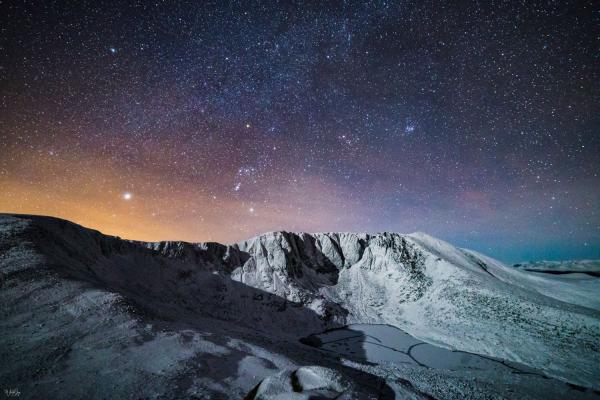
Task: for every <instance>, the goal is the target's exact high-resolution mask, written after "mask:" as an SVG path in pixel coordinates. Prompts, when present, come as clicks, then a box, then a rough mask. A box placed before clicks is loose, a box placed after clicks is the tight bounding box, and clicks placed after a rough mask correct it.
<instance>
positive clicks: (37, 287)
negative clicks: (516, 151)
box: [0, 215, 600, 397]
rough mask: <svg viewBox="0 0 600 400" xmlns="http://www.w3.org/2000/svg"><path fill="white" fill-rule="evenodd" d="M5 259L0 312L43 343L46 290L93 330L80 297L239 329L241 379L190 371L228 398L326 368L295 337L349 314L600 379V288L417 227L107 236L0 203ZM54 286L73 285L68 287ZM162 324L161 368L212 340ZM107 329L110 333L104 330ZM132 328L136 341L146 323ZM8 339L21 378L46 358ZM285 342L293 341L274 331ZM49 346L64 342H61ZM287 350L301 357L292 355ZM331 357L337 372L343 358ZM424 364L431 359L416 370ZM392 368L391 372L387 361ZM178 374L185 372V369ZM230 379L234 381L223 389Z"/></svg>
mask: <svg viewBox="0 0 600 400" xmlns="http://www.w3.org/2000/svg"><path fill="white" fill-rule="evenodd" d="M0 271H1V273H2V280H3V281H4V282H8V283H7V284H5V285H4V286H3V287H2V288H1V290H0V294H1V295H2V296H1V297H0V300H1V301H2V302H3V304H2V305H3V307H2V308H3V310H6V311H5V316H6V318H5V319H4V320H3V321H1V322H0V329H2V331H3V332H10V329H12V328H14V327H15V326H19V327H20V328H19V329H23V331H22V334H23V335H32V334H35V335H39V338H40V341H42V342H43V340H44V339H43V338H44V334H46V335H49V334H50V331H49V330H48V329H66V328H65V326H62V325H61V327H52V328H43V327H42V328H39V329H38V328H36V327H32V326H29V325H28V326H26V327H23V326H22V322H23V321H24V320H30V321H31V322H32V323H33V321H35V323H36V324H37V323H38V322H39V321H40V318H41V317H40V315H44V314H40V313H37V314H35V315H29V314H27V315H25V314H24V313H25V311H24V310H25V309H26V308H27V307H32V305H33V306H35V305H37V304H38V303H40V304H46V306H44V307H46V308H45V309H44V310H46V311H48V310H50V309H54V310H56V312H57V313H65V312H68V313H69V314H71V313H72V315H73V316H74V317H73V320H74V321H82V326H81V327H79V328H78V329H80V334H82V335H84V336H85V330H86V329H92V328H94V329H97V330H98V331H99V332H102V326H104V325H102V324H107V322H106V320H105V319H103V318H99V322H98V324H100V327H98V328H96V327H94V325H93V324H94V323H95V322H94V321H96V320H95V319H94V318H93V312H90V311H89V307H88V306H82V305H81V304H82V303H83V304H84V305H85V304H88V300H89V301H93V302H94V303H93V304H100V306H99V307H100V308H99V309H102V310H105V311H103V312H108V311H106V310H111V311H110V312H109V315H111V318H112V320H113V322H114V321H121V322H119V323H121V324H124V325H126V326H130V327H133V328H132V329H135V330H136V332H137V331H144V328H143V327H142V326H139V324H138V322H135V321H137V320H135V321H134V320H132V319H131V317H128V315H129V314H127V313H125V311H123V310H121V309H120V308H118V307H117V305H118V304H120V303H119V302H120V301H121V300H119V299H124V301H126V303H127V304H128V305H131V306H132V307H134V309H135V310H137V311H136V312H137V313H138V314H139V313H141V314H142V316H143V318H146V319H147V320H148V319H149V320H150V321H152V324H154V326H156V325H160V324H164V321H172V322H170V323H169V325H168V329H171V330H175V328H174V327H173V326H174V324H175V325H177V326H178V328H177V329H176V331H177V332H179V335H180V332H181V326H183V327H188V328H189V327H191V328H190V329H192V328H193V329H192V331H193V332H198V329H200V328H199V326H200V327H201V329H202V330H204V331H205V332H207V334H208V333H210V336H212V335H215V334H216V335H217V336H219V335H224V334H225V335H233V336H234V337H233V338H232V337H230V338H229V339H228V340H229V341H228V340H225V343H223V342H220V343H219V345H221V346H222V347H223V349H221V350H222V351H223V352H225V353H226V352H231V351H233V350H232V348H233V347H235V349H236V350H235V351H236V352H240V353H239V357H241V358H242V359H244V360H246V358H248V357H249V358H248V360H249V361H247V363H249V364H248V365H247V366H244V365H245V364H244V363H241V362H240V363H239V365H238V364H236V365H235V368H236V372H235V373H234V374H233V375H235V376H237V377H238V378H235V379H239V382H238V381H236V382H238V383H237V384H235V383H232V382H231V379H234V378H231V377H226V376H225V375H226V373H225V372H224V371H225V370H230V369H231V368H232V367H231V366H229V367H227V366H225V367H218V368H217V369H218V371H214V372H215V373H214V374H212V375H211V376H212V377H213V378H214V376H217V377H219V376H220V375H219V374H221V375H223V376H221V378H220V380H219V379H213V381H210V382H208V383H207V382H203V383H202V382H200V383H198V382H196V381H194V382H195V385H200V386H202V387H204V388H206V387H211V388H213V389H214V390H216V391H220V393H221V392H222V393H229V396H230V397H231V393H237V392H236V390H242V388H244V390H250V388H251V387H254V386H255V385H256V383H257V381H254V383H252V384H250V383H251V381H252V379H258V378H260V379H262V378H264V377H266V376H267V375H270V374H273V373H275V372H277V371H281V370H282V369H285V370H293V369H295V368H297V367H299V366H300V365H321V366H324V367H328V368H329V367H331V366H332V365H331V363H329V364H327V363H328V361H327V359H326V358H324V357H323V355H322V354H321V355H319V356H318V357H317V358H314V357H313V356H311V355H309V354H304V352H303V350H299V351H297V350H295V349H296V346H298V345H297V344H293V343H294V341H295V339H296V338H299V337H302V336H307V335H308V334H310V333H316V332H320V331H322V330H324V329H327V328H334V327H340V326H343V325H346V324H348V323H377V324H389V325H393V326H396V327H398V328H401V329H403V330H404V331H406V332H408V333H410V334H412V335H413V336H415V337H417V338H418V339H421V340H423V341H426V342H430V343H434V344H437V345H440V346H444V347H448V348H454V349H458V350H462V351H467V352H473V353H478V354H482V355H488V356H493V357H498V358H502V359H506V360H510V361H515V362H519V363H522V364H525V365H528V366H531V367H533V368H535V369H537V370H541V371H543V372H544V373H546V374H548V375H550V376H553V377H557V378H560V379H563V380H566V381H568V382H571V383H574V384H578V385H582V386H585V387H589V388H596V389H598V388H600V382H599V381H598V379H597V376H600V311H598V309H599V308H600V307H597V305H598V297H600V294H598V293H596V294H594V295H592V296H591V297H592V299H591V300H590V299H588V300H585V299H582V298H581V296H578V295H576V294H572V292H576V291H577V288H578V286H577V283H570V284H569V285H570V286H569V285H566V286H565V285H562V283H561V282H558V283H557V282H556V281H553V282H554V283H553V285H555V286H554V289H553V290H551V291H548V290H547V289H545V288H544V285H545V283H544V281H540V280H539V278H538V277H532V276H531V275H532V274H533V273H531V272H526V271H520V270H518V269H515V268H512V267H507V266H505V265H503V264H502V263H500V262H498V261H495V260H492V259H490V258H488V257H485V256H483V255H480V254H477V253H475V252H472V251H467V250H462V249H458V248H455V247H453V246H452V245H450V244H448V243H445V242H443V241H440V240H438V239H435V238H432V237H430V236H427V235H425V234H421V233H415V234H411V235H401V234H395V233H381V234H374V235H371V234H354V233H320V234H306V233H289V232H273V233H268V234H265V235H261V236H258V237H255V238H252V239H249V240H247V241H244V242H240V243H237V244H232V245H221V244H217V243H200V244H190V243H183V242H159V243H141V242H131V241H124V240H120V239H118V238H113V237H108V236H104V235H102V234H100V233H99V232H96V231H92V230H89V229H85V228H82V227H80V226H77V225H75V224H72V223H69V222H67V221H62V220H58V219H54V218H47V217H31V216H8V215H4V216H2V215H0ZM54 274H58V275H56V276H55V275H54ZM65 278H68V280H65ZM56 285H58V286H56ZM561 285H562V286H561ZM57 287H63V288H68V290H66V291H59V290H58V289H57ZM24 290H26V291H27V293H23V291H24ZM550 292H551V293H550ZM36 293H38V294H37V295H36ZM556 293H558V294H556ZM95 296H97V298H96V297H95ZM115 296H116V297H115ZM61 304H69V305H70V306H69V307H71V308H73V310H70V309H69V310H64V309H63V308H62V307H61ZM103 304H105V305H106V304H108V306H106V307H104V306H102V305H103ZM5 305H6V307H4V306H5ZM88 305H89V304H88ZM78 307H82V308H84V309H86V310H88V311H81V310H78V309H77V308H78ZM94 307H95V306H94ZM103 307H104V308H103ZM94 309H95V308H94ZM19 310H20V311H19ZM32 312H34V313H35V311H32ZM94 312H95V311H94ZM98 312H100V311H98ZM86 313H87V314H90V315H85V314H86ZM63 317H64V316H63ZM63 317H61V318H63ZM57 321H63V322H64V321H66V320H65V319H64V318H63V319H60V318H59V319H57ZM85 321H88V322H85ZM157 321H163V322H157ZM207 321H212V322H207ZM83 322H85V323H86V324H87V325H85V324H83ZM200 322H201V323H200ZM69 323H74V322H73V321H71V322H69ZM64 324H67V322H64ZM199 324H200V325H199ZM48 325H49V326H52V323H48ZM83 325H85V326H83ZM179 325H181V326H179ZM208 326H210V329H209V328H208ZM11 327H12V328H11ZM106 329H108V328H106ZM152 329H156V328H152ZM152 329H150V330H152ZM165 329H166V328H165ZM168 329H166V331H168ZM32 332H33V333H32ZM225 332H226V333H225ZM232 332H235V335H234V334H233V333H232ZM254 332H262V333H261V334H257V333H254ZM163 333H164V332H154V333H153V334H152V335H150V336H151V337H152V339H151V340H149V343H150V344H149V345H148V346H150V345H152V346H154V345H156V346H158V347H157V348H160V346H166V347H164V348H171V349H172V350H168V351H167V350H166V353H165V360H164V363H166V364H165V367H164V369H165V370H169V368H171V369H172V368H173V367H172V366H173V365H175V364H177V365H179V364H178V363H181V362H184V361H185V362H188V361H189V354H196V353H197V352H198V351H199V350H198V349H199V348H200V347H202V346H204V347H205V348H207V347H210V346H211V345H209V344H206V343H204V341H206V340H207V338H206V337H205V336H202V335H199V336H198V337H196V335H198V334H197V333H194V334H191V336H192V337H193V338H191V339H190V340H191V342H190V343H191V344H190V345H189V346H187V345H185V346H183V345H182V344H181V343H180V341H181V340H184V339H181V335H180V336H179V339H177V343H171V344H169V342H168V341H169V337H170V336H169V334H168V333H166V334H165V335H164V337H163V335H162V334H163ZM105 334H106V335H114V334H115V332H114V331H112V330H108V331H107V332H105ZM262 336H265V338H264V339H262ZM131 337H132V339H131V340H134V339H133V337H137V336H136V335H134V334H132V335H131ZM259 338H261V339H259ZM275 338H277V339H275ZM5 340H9V341H10V342H9V343H4V345H5V346H2V347H3V352H4V354H0V356H1V357H3V359H9V360H12V361H11V362H14V363H15V365H21V364H22V365H23V367H22V368H21V369H18V368H17V369H14V368H13V369H10V370H9V371H8V372H6V370H2V371H0V372H5V375H0V379H2V378H6V377H9V378H12V379H15V380H18V379H20V378H19V377H20V376H21V374H24V375H25V376H29V375H28V374H30V373H32V372H31V371H29V369H28V368H30V366H31V365H30V364H31V363H37V362H39V363H41V364H44V363H43V362H42V361H39V360H38V361H35V360H33V361H32V360H29V361H27V357H21V356H19V352H15V351H13V350H14V346H17V345H18V342H19V340H18V339H15V338H14V337H13V338H11V339H5ZM89 340H90V341H89V343H87V342H86V343H87V344H85V343H84V344H81V343H79V344H77V346H94V345H93V344H92V343H96V342H94V339H93V338H92V337H90V339H89ZM136 340H138V339H136ZM157 340H160V341H161V342H160V343H158V342H156V341H157ZM170 340H174V339H173V338H172V337H171V339H170ZM185 340H187V339H185ZM162 341H165V342H164V343H163V342H162ZM280 341H286V342H285V343H286V344H285V345H278V344H275V343H274V342H280ZM42 342H40V343H42ZM142 342H143V339H142ZM36 343H37V342H36ZM40 343H37V344H38V345H40V346H42V344H40ZM231 343H235V344H231ZM240 343H241V344H240ZM282 343H283V342H282ZM113 344H114V343H113ZM214 344H215V343H214V342H212V345H214ZM32 346H33V345H32ZM50 346H55V347H57V348H63V347H64V346H63V347H61V344H60V343H59V344H58V345H56V344H50ZM169 346H171V347H169ZM190 346H191V347H190ZM232 346H233V347H232ZM70 349H71V350H69V351H68V352H67V353H68V354H70V353H69V352H71V351H73V352H74V353H75V354H79V353H77V351H74V350H73V346H70ZM274 349H276V350H274ZM23 350H26V349H23ZM29 350H31V351H32V349H29ZM221 350H219V351H221ZM0 351H2V350H0ZM107 351H108V350H107ZM111 351H113V349H112V348H111ZM206 352H207V353H210V354H212V356H210V357H215V356H214V354H217V353H218V351H216V350H215V348H211V350H210V351H208V350H206ZM44 354H45V353H44ZM111 354H112V353H111ZM144 354H145V353H144V352H141V353H139V354H138V353H136V357H140V359H142V360H143V356H144ZM236 354H238V353H236ZM284 354H286V355H285V356H284ZM290 354H294V356H293V358H294V359H302V362H301V363H299V362H296V361H290V359H289V357H290ZM113 356H114V357H115V358H118V357H119V356H118V355H113ZM4 357H8V358H4ZM44 357H46V355H44ZM47 357H50V358H52V357H57V358H58V361H60V362H63V361H64V359H65V357H66V356H65V355H61V354H54V353H51V354H49V355H47ZM257 358H259V359H260V360H262V361H257ZM61 360H62V361H61ZM182 360H183V361H182ZM265 360H267V361H265ZM34 361H35V362H34ZM58 361H57V362H58ZM45 362H46V364H44V365H47V360H46V361H45ZM142 362H144V361H142ZM253 363H254V364H256V363H258V364H260V365H262V366H261V367H260V368H259V367H256V366H252V365H254V364H253ZM125 364H126V365H128V367H127V368H135V366H134V365H129V364H127V363H125ZM250 364H252V365H250ZM27 366H29V367H27ZM169 366H171V367H169ZM48 368H50V367H48ZM123 368H125V367H123ZM207 368H209V367H207ZM336 368H337V369H338V371H339V368H342V369H343V368H345V367H340V366H338V367H336ZM359 370H360V369H359ZM252 371H261V372H260V373H259V375H261V376H262V378H261V377H260V376H254V378H252V379H251V378H249V374H252V373H253V372H252ZM343 372H344V373H345V374H350V375H352V374H354V375H353V376H352V379H354V380H356V381H358V382H359V385H358V387H361V385H363V384H366V383H364V382H367V381H368V380H369V379H371V378H369V377H370V376H371V375H369V374H366V373H365V372H364V371H363V372H360V371H359V372H357V369H356V368H354V367H353V368H350V370H348V369H345V370H344V371H343ZM371 372H372V373H374V374H375V375H378V373H375V372H373V371H371ZM229 373H230V374H231V371H229ZM435 373H436V374H438V372H435ZM6 374H8V375H6ZM48 374H50V372H49V371H45V372H44V373H41V375H43V376H48ZM365 374H366V375H365ZM428 374H433V372H423V371H421V372H419V374H417V375H419V376H429V375H428ZM209 375H210V374H209ZM384 375H385V376H386V377H389V376H391V375H394V374H393V373H392V372H390V370H386V371H385V373H384ZM50 376H51V374H50ZM175 376H176V380H177V382H180V381H181V380H185V379H184V377H182V376H180V375H178V374H175ZM282 376H283V375H282ZM436 376H437V375H436ZM136 379H137V378H136ZM140 379H141V378H140ZM173 379H175V378H173ZM189 379H192V378H189ZM207 379H208V378H207ZM235 379H234V380H235ZM260 379H259V380H260ZM398 379H400V378H398V377H396V378H394V379H392V381H390V380H389V379H388V381H387V384H386V385H389V387H391V388H392V389H393V390H394V391H396V392H397V393H399V391H398V390H399V389H398V390H397V388H398V387H400V386H401V391H402V393H404V392H406V391H407V390H408V391H412V392H414V393H415V394H414V396H416V397H419V396H420V394H419V391H418V390H415V391H413V389H412V388H411V387H410V385H409V386H408V388H407V386H406V384H401V385H400V384H398V382H400V381H401V380H398ZM415 379H417V378H415ZM447 379H450V378H447ZM452 379H455V378H452ZM503 379H513V378H503ZM142 380H143V379H142ZM363 380H364V382H363ZM4 381H6V379H4ZM225 381H227V385H226V387H220V388H219V389H216V388H217V387H219V385H221V386H222V385H224V384H225V383H224V382H225ZM186 382H187V381H186ZM187 383H188V384H189V382H187ZM446 383H447V382H446ZM180 384H182V383H180ZM461 384H462V383H461ZM236 385H237V386H236ZM249 385H250V386H249ZM265 385H266V384H265ZM377 385H378V386H377V388H378V389H377V390H378V391H380V392H382V391H383V392H385V390H390V389H389V387H388V386H386V385H383V386H382V385H381V384H380V383H378V384H377ZM394 385H396V386H394ZM398 385H400V386H398ZM188 386H189V385H188ZM188 386H186V387H188ZM353 387H354V386H353ZM461 387H462V386H461ZM386 388H387V389H386ZM189 390H191V389H189V387H188V391H189ZM211 390H212V389H211ZM353 390H354V389H353ZM432 390H433V389H432ZM445 390H447V391H448V390H451V389H448V388H447V387H446V389H445ZM452 390H454V389H452ZM490 390H491V389H490ZM186 393H187V392H186ZM445 393H449V392H445ZM188 394H189V393H188ZM100 397H101V396H100ZM233 397H236V396H233Z"/></svg>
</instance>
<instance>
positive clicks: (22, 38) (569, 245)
mask: <svg viewBox="0 0 600 400" xmlns="http://www.w3.org/2000/svg"><path fill="white" fill-rule="evenodd" d="M69 3H73V4H69ZM75 3H77V4H75ZM102 3H103V2H96V1H89V2H83V1H82V2H50V1H47V2H46V1H44V2H33V3H23V4H20V3H17V2H14V3H13V2H10V3H8V4H7V3H2V4H0V9H1V12H0V15H2V16H1V17H0V18H1V19H2V21H1V24H0V29H1V30H0V39H1V45H0V52H1V53H0V54H1V55H2V57H1V59H0V107H1V108H0V151H1V153H0V188H1V193H0V211H5V212H21V213H36V214H49V215H55V216H60V217H64V218H68V219H71V220H73V221H75V222H78V223H82V224H84V225H86V226H90V227H94V228H97V229H99V230H101V231H103V232H105V233H109V234H115V235H120V236H124V237H127V238H133V239H144V240H158V239H183V240H189V241H205V240H217V241H223V242H231V241H235V240H239V239H243V238H247V237H249V236H252V235H255V234H259V233H262V232H265V231H270V230H293V231H368V232H379V231H398V232H410V231H415V230H420V231H425V232H427V233H430V234H432V235H436V236H439V237H441V238H443V239H446V240H449V241H451V242H453V243H454V244H457V245H460V246H465V247H470V248H473V249H477V250H480V251H483V252H486V253H488V254H490V255H492V256H496V257H499V258H501V259H503V260H511V261H512V260H514V261H516V260H521V259H536V258H563V257H600V215H599V211H600V210H599V207H598V204H600V177H599V176H598V174H599V168H600V137H599V134H600V12H599V7H598V5H597V4H594V2H587V3H586V2H555V3H552V4H543V3H535V2H530V1H527V2H523V4H521V3H520V2H498V3H496V2H479V3H464V2H461V4H460V5H447V4H446V5H444V4H442V3H441V2H421V1H417V2H368V3H354V4H351V3H348V2H339V3H333V2H327V4H326V5H325V3H322V4H318V3H321V2H310V3H306V4H304V3H299V2H293V3H292V2H281V3H275V2H271V3H267V2H260V3H258V2H243V3H241V4H240V3H232V4H225V3H226V2H217V3H215V4H212V3H208V2H191V3H184V2H179V1H176V2H175V1H174V2H168V1H158V2H122V3H119V2H109V3H106V4H102Z"/></svg>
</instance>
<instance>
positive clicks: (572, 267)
mask: <svg viewBox="0 0 600 400" xmlns="http://www.w3.org/2000/svg"><path fill="white" fill-rule="evenodd" d="M514 267H515V268H520V269H523V270H525V271H534V272H545V273H548V274H555V275H566V274H574V273H577V274H587V275H590V276H594V277H597V278H598V277H600V260H567V261H530V262H524V263H520V264H515V265H514Z"/></svg>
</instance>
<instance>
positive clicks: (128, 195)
mask: <svg viewBox="0 0 600 400" xmlns="http://www.w3.org/2000/svg"><path fill="white" fill-rule="evenodd" d="M132 198H133V194H132V193H131V192H125V193H123V200H131V199H132Z"/></svg>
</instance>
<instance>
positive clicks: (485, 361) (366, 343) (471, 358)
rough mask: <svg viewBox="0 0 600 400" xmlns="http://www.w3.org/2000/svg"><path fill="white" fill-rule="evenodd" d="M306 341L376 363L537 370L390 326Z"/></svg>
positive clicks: (349, 329)
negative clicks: (427, 340)
mask: <svg viewBox="0 0 600 400" xmlns="http://www.w3.org/2000/svg"><path fill="white" fill-rule="evenodd" d="M303 342H304V343H306V344H310V345H312V346H315V347H318V348H320V349H322V350H326V351H331V352H334V353H338V354H339V355H341V356H344V357H347V358H350V359H359V360H363V361H368V362H371V363H375V364H381V363H400V364H411V365H415V366H424V367H429V368H437V369H445V370H474V369H476V370H486V371H506V372H521V373H534V371H533V370H531V369H528V368H527V367H525V366H522V365H517V364H513V363H509V362H506V361H501V360H496V359H493V358H490V357H485V356H480V355H477V354H472V353H466V352H463V351H453V350H449V349H445V348H443V347H439V346H434V345H432V344H429V343H425V342H423V341H420V340H418V339H415V338H414V337H412V336H411V335H409V334H408V333H406V332H404V331H402V330H401V329H398V328H396V327H393V326H390V325H371V324H353V325H348V326H346V327H344V328H339V329H333V330H330V331H326V332H323V333H320V334H316V335H311V336H309V337H308V338H306V339H304V340H303Z"/></svg>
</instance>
